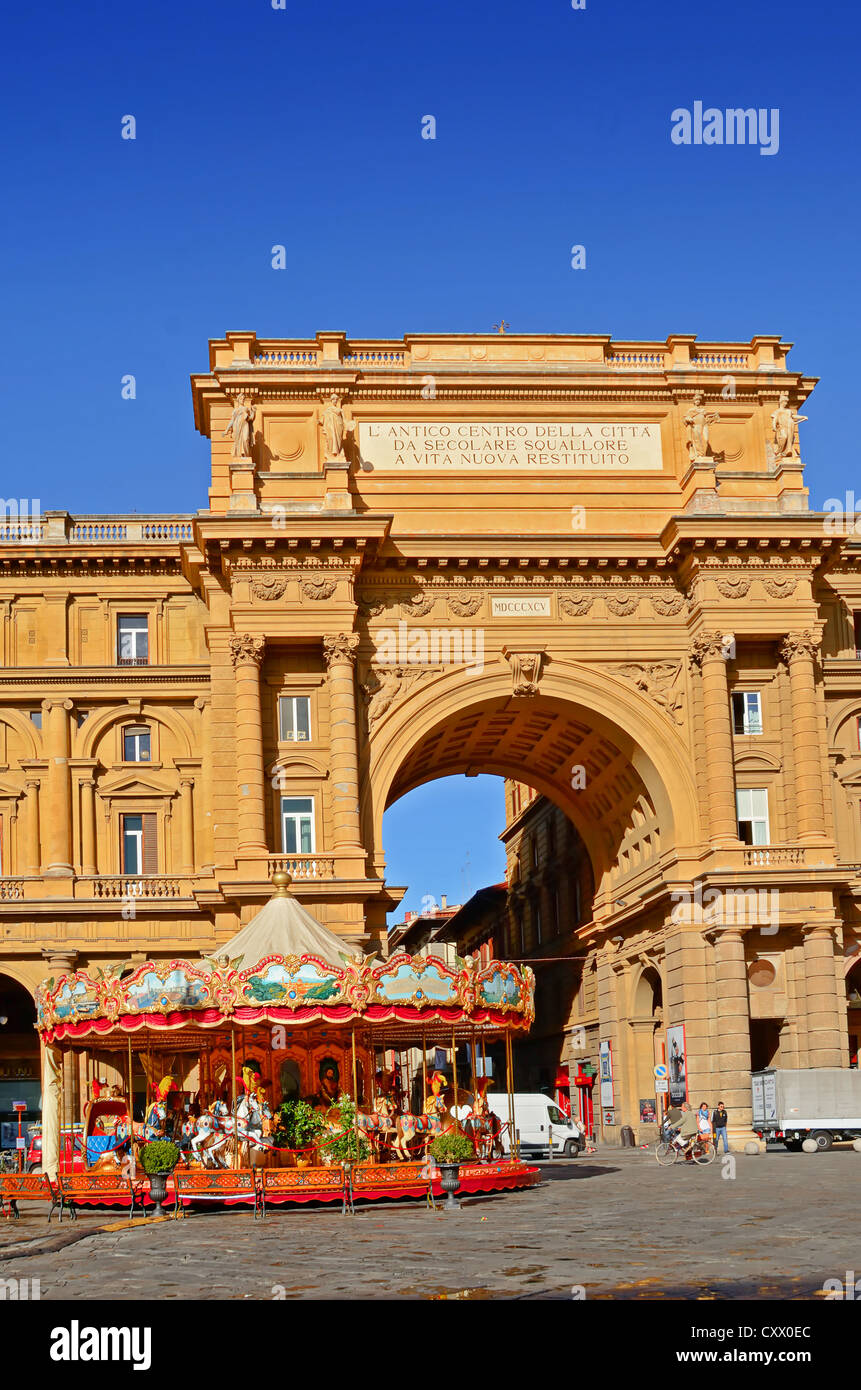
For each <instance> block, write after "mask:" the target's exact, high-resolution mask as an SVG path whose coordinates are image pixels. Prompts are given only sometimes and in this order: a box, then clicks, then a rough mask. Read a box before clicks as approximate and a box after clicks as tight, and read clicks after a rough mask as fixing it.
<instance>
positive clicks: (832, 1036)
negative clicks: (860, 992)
mask: <svg viewBox="0 0 861 1390" xmlns="http://www.w3.org/2000/svg"><path fill="white" fill-rule="evenodd" d="M802 933H803V935H804V979H805V984H806V986H807V1047H808V1066H811V1067H845V1066H846V1065H847V1064H848V1061H849V1058H848V1056H847V1055H846V1053H847V1050H848V1045H849V1044H848V1037H847V1024H846V1006H845V1004H844V1002H843V1000H842V999H841V997H840V992H839V990H838V982H837V964H836V961H835V958H834V927H833V925H832V924H830V923H827V922H816V923H811V924H810V925H809V926H806V927H802Z"/></svg>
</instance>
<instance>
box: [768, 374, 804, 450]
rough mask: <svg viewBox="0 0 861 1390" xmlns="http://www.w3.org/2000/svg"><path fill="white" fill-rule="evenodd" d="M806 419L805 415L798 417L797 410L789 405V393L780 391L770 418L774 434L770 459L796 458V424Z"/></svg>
mask: <svg viewBox="0 0 861 1390" xmlns="http://www.w3.org/2000/svg"><path fill="white" fill-rule="evenodd" d="M806 419H807V416H806V415H799V414H798V411H797V410H793V409H792V407H791V405H790V404H789V393H788V392H787V391H781V393H780V395H779V397H778V401H777V409H776V410H775V411H774V412H773V413H772V416H771V428H772V431H773V434H774V442H773V445H772V457H773V458H774V459H775V460H777V459H788V458H798V452H799V451H798V422H799V420H806Z"/></svg>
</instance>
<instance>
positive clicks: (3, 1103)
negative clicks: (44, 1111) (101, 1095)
mask: <svg viewBox="0 0 861 1390" xmlns="http://www.w3.org/2000/svg"><path fill="white" fill-rule="evenodd" d="M35 1022H36V1006H35V1003H34V1001H33V996H32V994H31V993H30V991H29V990H28V989H27V988H26V987H25V986H24V985H23V984H22V983H21V982H20V981H19V980H16V979H14V978H13V976H12V975H11V974H9V973H8V972H5V971H4V972H3V973H2V974H0V1147H2V1148H4V1149H8V1148H14V1145H15V1136H16V1134H17V1131H18V1123H17V1117H16V1113H15V1110H14V1108H13V1102H14V1101H16V1100H18V1101H25V1102H26V1104H27V1110H26V1112H25V1114H24V1123H25V1125H27V1124H32V1123H34V1122H35V1121H37V1120H38V1119H39V1117H40V1114H41V1094H42V1082H41V1062H40V1051H39V1039H38V1036H37V1034H36V1031H35V1027H34V1024H35Z"/></svg>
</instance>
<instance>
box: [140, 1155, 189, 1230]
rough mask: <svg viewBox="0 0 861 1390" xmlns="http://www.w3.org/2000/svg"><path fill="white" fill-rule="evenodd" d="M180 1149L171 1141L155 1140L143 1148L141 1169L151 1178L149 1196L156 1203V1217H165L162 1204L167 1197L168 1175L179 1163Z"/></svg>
mask: <svg viewBox="0 0 861 1390" xmlns="http://www.w3.org/2000/svg"><path fill="white" fill-rule="evenodd" d="M179 1157H180V1153H179V1148H178V1147H177V1145H176V1144H172V1143H171V1142H170V1140H169V1139H153V1140H152V1141H151V1142H150V1143H149V1144H144V1145H143V1146H142V1148H141V1167H142V1168H143V1170H144V1172H145V1173H146V1175H147V1177H148V1178H149V1195H150V1196H151V1197H152V1199H153V1201H154V1202H155V1213H154V1215H156V1216H164V1208H163V1207H162V1202H163V1201H164V1199H165V1197H166V1196H167V1179H168V1175H169V1174H170V1173H172V1172H173V1170H174V1168H175V1167H176V1165H177V1163H178V1162H179Z"/></svg>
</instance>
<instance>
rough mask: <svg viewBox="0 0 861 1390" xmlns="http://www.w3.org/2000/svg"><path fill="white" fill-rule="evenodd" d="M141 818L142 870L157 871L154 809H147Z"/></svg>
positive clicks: (147, 872) (147, 871)
mask: <svg viewBox="0 0 861 1390" xmlns="http://www.w3.org/2000/svg"><path fill="white" fill-rule="evenodd" d="M141 819H142V820H143V872H144V873H145V874H157V873H158V840H157V838H156V837H157V834H158V817H157V816H156V813H155V811H147V812H146V813H145V814H144V815H143V816H142V817H141Z"/></svg>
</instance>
